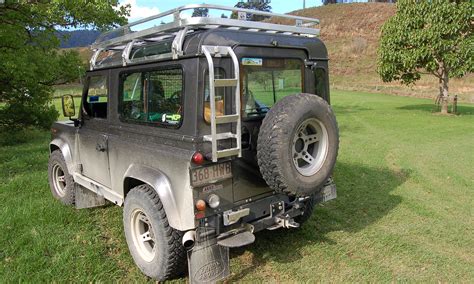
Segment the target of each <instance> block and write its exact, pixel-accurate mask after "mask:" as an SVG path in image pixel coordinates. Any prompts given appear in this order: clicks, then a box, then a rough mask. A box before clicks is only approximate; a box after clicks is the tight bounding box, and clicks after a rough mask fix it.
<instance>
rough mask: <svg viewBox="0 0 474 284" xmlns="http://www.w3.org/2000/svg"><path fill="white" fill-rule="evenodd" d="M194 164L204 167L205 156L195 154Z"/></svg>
mask: <svg viewBox="0 0 474 284" xmlns="http://www.w3.org/2000/svg"><path fill="white" fill-rule="evenodd" d="M191 160H192V161H193V163H195V164H196V165H202V163H204V155H203V154H201V153H199V152H196V153H194V155H193V157H192V159H191Z"/></svg>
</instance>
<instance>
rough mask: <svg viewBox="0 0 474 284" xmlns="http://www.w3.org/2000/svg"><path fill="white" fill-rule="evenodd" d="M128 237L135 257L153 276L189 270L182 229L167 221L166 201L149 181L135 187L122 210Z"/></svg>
mask: <svg viewBox="0 0 474 284" xmlns="http://www.w3.org/2000/svg"><path fill="white" fill-rule="evenodd" d="M123 224H124V231H125V238H126V240H127V244H128V248H129V250H130V254H131V255H132V257H133V260H134V261H135V263H136V264H137V266H138V267H139V268H140V270H141V271H142V272H143V273H144V274H145V275H147V276H148V277H151V278H153V279H156V280H158V281H164V280H167V279H170V278H174V277H177V276H179V275H181V274H183V273H184V271H185V270H186V251H185V249H184V247H183V245H182V244H181V239H182V232H180V231H178V230H175V229H173V228H171V227H170V225H169V224H168V219H167V217H166V213H165V210H164V209H163V205H162V204H161V201H160V199H159V197H158V195H157V194H156V192H155V190H154V189H153V188H152V187H151V186H149V185H145V184H143V185H139V186H137V187H135V188H133V189H132V190H131V191H130V192H129V193H128V194H127V197H126V199H125V205H124V211H123Z"/></svg>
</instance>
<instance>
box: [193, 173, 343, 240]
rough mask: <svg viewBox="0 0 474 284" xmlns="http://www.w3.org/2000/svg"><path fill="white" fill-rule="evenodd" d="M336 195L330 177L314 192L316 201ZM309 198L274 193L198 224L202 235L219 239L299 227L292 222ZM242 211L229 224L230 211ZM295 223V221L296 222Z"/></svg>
mask: <svg viewBox="0 0 474 284" xmlns="http://www.w3.org/2000/svg"><path fill="white" fill-rule="evenodd" d="M336 197H337V191H336V185H335V184H334V182H333V181H332V179H330V180H328V182H327V183H326V184H325V186H324V187H323V188H322V189H321V191H320V192H319V193H317V194H316V195H314V196H313V199H314V204H317V203H322V202H326V201H329V200H332V199H334V198H336ZM308 198H309V197H308ZM308 198H299V199H296V200H290V198H289V197H288V196H287V195H285V194H277V193H275V194H273V195H271V196H268V197H264V198H262V199H259V200H255V201H253V202H250V203H247V204H244V205H241V206H238V207H236V208H233V209H232V210H228V211H226V212H223V213H219V214H216V215H212V216H208V217H206V218H204V219H201V220H200V224H199V227H205V228H206V230H205V231H206V236H203V237H205V238H206V239H208V238H209V237H210V235H214V236H217V238H218V239H219V238H225V237H227V236H231V235H235V234H238V233H240V232H242V231H250V232H251V233H255V232H258V231H262V230H265V229H276V228H279V227H286V228H290V227H296V226H297V224H296V223H291V222H292V220H293V218H295V217H297V216H299V215H302V214H303V212H304V210H305V204H306V202H305V201H306V200H307V199H308ZM239 212H243V214H245V216H242V217H240V218H239V219H238V221H236V222H235V223H231V224H229V217H228V215H229V214H234V215H237V216H239ZM226 215H227V216H226ZM292 224H293V225H292ZM294 224H296V226H295V225H294ZM198 232H199V230H198ZM196 237H197V241H199V239H200V236H199V234H198V235H197V236H196Z"/></svg>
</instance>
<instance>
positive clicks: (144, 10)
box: [120, 0, 321, 22]
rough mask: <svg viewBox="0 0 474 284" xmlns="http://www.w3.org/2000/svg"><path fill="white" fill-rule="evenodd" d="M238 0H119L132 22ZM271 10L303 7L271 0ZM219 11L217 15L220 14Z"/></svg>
mask: <svg viewBox="0 0 474 284" xmlns="http://www.w3.org/2000/svg"><path fill="white" fill-rule="evenodd" d="M237 2H238V0H221V1H219V0H204V1H203V0H194V1H193V0H168V1H166V0H165V1H163V0H121V1H120V3H121V4H130V5H131V7H132V9H131V13H130V17H129V21H130V22H133V21H136V20H138V19H141V18H145V17H148V16H151V15H156V14H158V13H160V12H165V11H168V10H171V9H174V8H177V7H180V6H184V5H187V4H199V3H206V4H216V5H224V6H231V7H233V6H234V5H235V4H236V3H237ZM319 5H321V0H306V7H313V6H319ZM270 6H271V7H272V12H274V13H282V14H284V13H288V12H291V11H294V10H299V9H302V8H303V0H272V1H271V3H270ZM220 14H221V12H219V14H218V15H217V16H220Z"/></svg>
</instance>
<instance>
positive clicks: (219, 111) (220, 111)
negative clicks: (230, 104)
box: [204, 67, 226, 123]
mask: <svg viewBox="0 0 474 284" xmlns="http://www.w3.org/2000/svg"><path fill="white" fill-rule="evenodd" d="M214 76H215V77H216V79H223V78H225V71H224V69H222V68H219V67H216V68H214ZM225 91H226V88H216V94H215V95H216V115H217V116H220V115H224V108H225V103H224V102H225ZM210 99H211V98H210V94H209V72H208V71H206V75H205V76H204V120H205V121H206V122H207V123H211V100H210Z"/></svg>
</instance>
